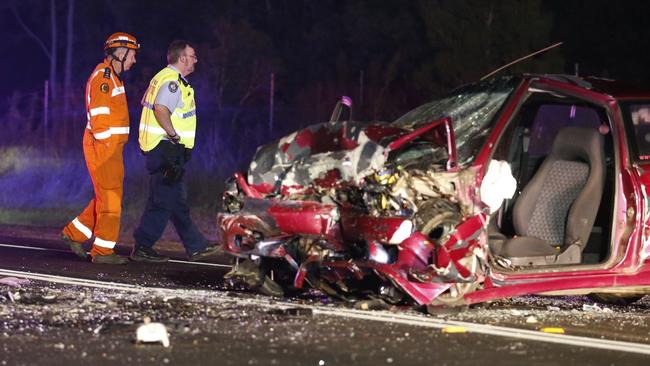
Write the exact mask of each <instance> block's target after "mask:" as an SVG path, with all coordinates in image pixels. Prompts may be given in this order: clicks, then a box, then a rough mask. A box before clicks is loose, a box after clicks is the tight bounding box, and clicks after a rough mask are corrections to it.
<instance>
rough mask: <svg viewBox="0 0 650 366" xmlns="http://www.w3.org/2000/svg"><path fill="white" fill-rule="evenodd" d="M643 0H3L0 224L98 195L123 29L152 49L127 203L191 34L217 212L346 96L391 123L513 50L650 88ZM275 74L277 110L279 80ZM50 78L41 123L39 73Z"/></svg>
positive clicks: (211, 202) (557, 68)
mask: <svg viewBox="0 0 650 366" xmlns="http://www.w3.org/2000/svg"><path fill="white" fill-rule="evenodd" d="M649 14H650V5H648V3H647V2H646V1H620V2H611V1H600V0H599V1H596V0H591V1H558V0H520V1H516V0H449V1H445V0H428V1H425V0H382V1H371V0H350V1H343V0H318V1H317V0H234V1H229V0H226V1H218V0H212V1H198V0H196V1H189V0H173V1H172V0H170V1H163V0H158V1H150V0H146V1H127V0H93V1H79V0H20V1H18V0H15V1H14V0H7V1H3V2H2V3H0V32H1V34H2V41H3V47H2V49H3V57H2V59H1V61H0V66H1V69H2V72H1V73H0V118H2V122H1V123H2V131H3V137H4V138H2V139H1V140H0V141H1V142H0V154H1V155H0V195H1V196H0V208H1V209H0V210H1V211H0V212H1V213H2V214H1V215H0V222H20V223H31V224H34V223H48V224H55V225H58V224H60V223H62V222H65V221H67V220H69V219H70V218H71V217H74V215H76V213H77V211H78V210H79V209H80V208H81V207H82V206H83V205H84V204H85V203H86V200H87V199H88V198H89V197H90V196H91V194H92V189H91V187H90V181H89V179H88V177H87V173H86V171H85V166H84V162H83V157H82V154H81V135H82V133H83V129H84V126H85V124H86V120H85V111H84V105H83V94H84V84H85V81H86V78H87V77H88V74H89V73H90V71H91V70H92V69H93V68H94V67H95V65H96V64H97V63H98V62H99V61H101V58H102V45H103V42H104V40H105V39H106V37H107V36H108V35H109V34H111V33H113V32H116V31H125V32H129V33H132V34H134V35H136V36H137V37H138V39H139V41H140V42H141V43H142V47H143V48H142V50H141V52H140V53H139V54H138V63H137V65H135V67H134V68H133V70H132V71H130V72H129V73H128V74H127V75H126V76H125V79H126V85H127V86H126V89H127V98H128V99H129V105H130V109H131V124H132V131H133V132H132V134H131V138H130V143H129V145H128V148H127V151H126V154H125V160H126V168H127V173H126V177H127V178H126V188H125V212H126V218H125V220H127V221H133V220H135V218H136V217H137V215H138V214H139V212H140V210H141V209H142V205H143V199H144V198H143V197H144V192H146V185H147V182H146V174H144V169H143V164H142V158H141V157H140V156H139V154H138V148H137V126H138V120H139V114H140V111H139V101H140V98H141V96H142V94H143V91H144V89H145V88H146V85H147V83H148V81H149V79H150V78H151V77H152V76H153V75H154V74H155V73H156V72H157V71H158V70H159V69H160V68H162V67H163V66H165V61H164V55H165V51H166V47H167V45H168V44H169V42H170V41H171V40H173V39H178V38H183V39H187V40H190V41H191V42H193V43H194V44H195V45H196V50H197V54H198V57H199V63H198V65H197V70H196V72H195V73H194V74H192V75H191V76H190V81H191V83H192V85H193V86H194V88H195V89H196V93H197V103H198V109H197V110H198V121H199V127H198V134H199V137H198V144H197V152H196V154H195V156H196V159H194V160H193V161H192V163H191V166H190V171H189V180H190V188H191V191H190V196H191V197H192V204H193V205H194V206H196V207H197V209H198V210H199V211H200V212H204V213H207V214H208V215H207V216H208V217H209V216H210V215H209V213H213V212H214V211H215V210H216V209H217V207H218V206H217V198H218V196H219V194H220V189H221V185H222V182H223V180H224V179H225V178H226V177H227V176H228V175H229V174H231V173H232V171H234V170H239V169H245V168H246V164H247V162H248V161H249V160H250V158H251V156H252V154H253V153H254V151H255V148H256V146H258V145H260V144H262V143H264V142H267V141H269V140H271V139H275V138H278V137H280V136H283V135H285V134H287V133H289V132H290V131H292V130H295V129H297V128H299V127H304V126H307V125H310V124H313V123H317V122H321V121H324V120H326V119H327V118H328V117H329V114H330V113H331V110H332V107H333V106H334V103H335V102H336V100H337V98H338V97H339V96H341V95H348V96H350V97H352V99H353V100H354V107H353V118H354V119H357V120H384V121H390V120H393V119H394V118H396V117H398V116H399V115H401V114H403V113H405V112H406V111H408V110H409V109H411V108H413V107H415V106H417V105H419V104H422V103H424V102H426V101H429V100H431V99H434V98H436V97H438V96H441V95H443V94H444V93H446V92H448V91H449V90H450V89H452V88H454V87H457V86H460V85H462V84H464V83H468V82H472V81H475V80H477V79H478V78H480V77H481V76H482V75H485V74H487V73H488V72H490V71H492V70H494V69H496V68H498V67H499V66H502V65H504V64H506V63H508V62H510V61H512V60H514V59H516V58H519V57H521V56H524V55H526V54H529V53H531V52H533V51H536V50H538V49H541V48H544V47H546V46H548V45H550V44H552V43H555V42H558V41H563V42H564V45H563V46H561V47H560V48H556V49H554V50H551V51H549V52H547V53H545V54H543V55H540V56H536V57H534V58H532V59H530V60H528V61H525V62H523V63H521V64H518V65H516V66H514V67H512V68H509V69H508V70H507V71H506V72H541V73H570V74H573V73H575V72H576V71H578V72H579V73H580V74H581V75H598V76H605V77H610V78H619V79H625V80H628V81H631V82H636V83H642V84H644V83H647V82H648V81H650V80H649V79H650V67H649V66H650V53H649V52H648V49H649V46H650V27H648V26H647V23H648V20H647V18H648V16H649ZM271 75H273V77H274V91H275V92H274V99H273V114H272V116H273V118H272V122H271V118H270V116H271V113H270V110H271V108H270V80H271ZM46 80H48V81H49V84H48V86H49V90H48V106H47V112H48V113H47V117H48V118H47V121H46V120H45V113H44V111H45V110H46V108H45V105H44V92H45V87H44V83H45V81H46Z"/></svg>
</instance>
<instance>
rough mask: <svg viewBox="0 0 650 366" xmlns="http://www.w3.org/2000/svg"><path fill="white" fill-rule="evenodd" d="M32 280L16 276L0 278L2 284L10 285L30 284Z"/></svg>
mask: <svg viewBox="0 0 650 366" xmlns="http://www.w3.org/2000/svg"><path fill="white" fill-rule="evenodd" d="M30 283H31V281H30V280H28V279H26V278H16V277H3V278H0V284H3V285H8V286H11V287H21V286H23V285H29V284H30Z"/></svg>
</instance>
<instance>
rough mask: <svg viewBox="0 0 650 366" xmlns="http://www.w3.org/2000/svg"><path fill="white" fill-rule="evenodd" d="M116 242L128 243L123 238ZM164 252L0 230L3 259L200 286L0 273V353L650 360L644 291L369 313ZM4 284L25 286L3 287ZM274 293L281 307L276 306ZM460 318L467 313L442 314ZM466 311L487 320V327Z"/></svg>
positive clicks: (263, 360) (249, 359)
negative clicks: (259, 287)
mask: <svg viewBox="0 0 650 366" xmlns="http://www.w3.org/2000/svg"><path fill="white" fill-rule="evenodd" d="M33 236H36V235H33ZM26 247H27V248H26ZM118 252H121V253H122V254H128V248H122V247H120V248H118ZM166 252H167V254H171V255H173V256H175V257H176V258H175V259H176V260H178V261H177V262H176V261H175V262H171V263H167V264H143V263H130V264H128V265H125V266H109V265H94V264H92V263H89V262H85V261H83V260H80V259H79V258H77V257H76V256H74V255H73V254H72V253H70V252H69V251H68V250H67V248H66V247H65V245H64V244H62V243H59V242H58V241H55V240H47V239H24V238H20V237H0V270H13V271H23V272H31V273H41V274H51V275H57V276H65V277H67V278H73V279H74V278H78V279H87V280H98V281H106V282H119V283H125V284H130V285H140V286H145V287H164V288H169V289H191V290H195V293H196V294H198V295H192V294H193V293H190V294H188V295H183V294H182V293H180V292H179V293H178V294H176V295H174V294H172V295H164V296H163V295H155V294H153V295H152V294H150V293H146V292H143V293H128V292H124V291H119V290H107V289H101V288H92V289H88V288H84V287H82V286H75V285H69V284H68V285H66V284H50V283H47V282H42V281H32V282H31V283H30V284H28V285H25V286H22V287H20V288H15V287H8V286H3V285H0V291H1V292H0V293H2V294H7V295H2V297H0V364H2V365H4V364H25V365H27V364H30V365H31V364H65V365H77V364H78V365H82V364H83V365H87V364H136V365H139V364H154V363H155V364H179V365H185V364H188V365H189V364H192V365H197V364H219V365H275V364H277V365H352V364H355V365H357V364H358V365H383V364H395V365H432V364H437V365H476V364H483V363H489V362H493V363H498V364H499V365H522V364H526V365H572V364H579V363H581V364H593V365H646V364H648V362H649V361H650V356H648V355H645V354H639V353H638V352H635V351H634V347H635V343H636V344H637V345H643V344H650V340H649V337H650V323H649V322H648V320H650V301H647V300H643V301H641V303H639V304H638V305H635V306H632V307H627V308H625V307H619V308H616V307H605V306H600V307H598V308H595V310H594V308H593V305H592V303H589V302H588V300H586V299H585V298H583V297H572V298H566V297H565V298H559V299H549V298H540V297H526V298H518V299H513V300H507V301H503V302H497V303H493V304H484V305H479V306H476V307H473V308H471V309H469V310H468V311H466V312H464V313H461V314H450V315H443V316H440V317H431V316H426V315H423V314H418V313H414V312H413V311H411V310H409V309H391V311H389V312H381V313H377V314H383V315H381V317H380V316H378V315H375V313H376V312H371V311H368V312H357V313H351V312H349V305H345V304H341V303H332V302H331V301H330V300H328V299H327V298H326V297H323V296H321V295H319V294H317V293H310V294H307V295H306V296H304V297H302V298H298V299H295V298H294V299H273V298H268V297H263V296H256V295H253V294H250V293H249V292H246V291H245V290H239V289H235V288H232V287H231V286H229V285H228V284H227V283H224V280H223V275H224V274H225V273H226V272H227V271H228V268H227V264H228V262H229V261H228V259H227V258H224V257H216V258H213V259H212V260H210V263H205V264H196V263H189V262H184V261H183V258H182V253H181V252H180V251H178V250H176V249H174V250H168V251H166ZM1 277H2V276H0V278H1ZM8 293H14V294H17V295H20V296H13V299H9V296H8ZM18 298H19V299H18ZM16 299H18V300H16ZM292 304H293V305H295V306H296V308H295V309H294V308H292ZM279 305H282V306H283V308H281V309H279V310H278V309H277V306H279ZM585 305H586V306H587V307H585ZM297 306H307V307H308V308H309V307H313V309H315V310H313V311H303V310H299V309H298V307H297ZM319 308H320V309H325V310H318V309H319ZM296 309H298V310H296ZM346 311H348V313H346ZM355 314H361V315H355ZM365 314H367V316H366V315H365ZM391 314H392V315H391ZM404 314H405V315H404ZM402 316H403V318H401V317H402ZM145 317H150V318H151V319H152V320H154V321H160V322H162V323H164V324H165V325H166V326H167V329H168V331H169V333H170V337H171V346H170V347H168V348H164V347H162V346H161V345H155V344H154V345H140V344H136V343H134V334H135V329H136V328H137V327H138V326H139V325H140V323H141V322H142V320H143V319H144V318H145ZM364 317H367V319H366V318H364ZM404 319H405V320H404ZM531 319H532V320H531ZM454 321H462V322H466V323H459V324H462V325H463V326H456V327H452V326H450V324H452V323H453V322H454ZM436 322H438V323H440V322H443V323H444V324H442V325H440V324H438V325H437V323H436ZM445 322H448V324H447V323H445ZM427 324H428V325H430V326H428V325H427ZM454 324H455V323H454ZM471 324H484V325H488V327H490V328H487V329H488V331H487V332H483V333H481V330H480V328H477V327H473V326H472V325H471ZM497 327H507V328H505V329H506V331H505V332H504V334H501V333H499V332H496V331H493V329H497V330H498V329H499V328H497ZM545 328H546V329H555V330H557V329H561V330H562V331H563V332H564V333H565V334H564V335H562V334H557V335H555V336H556V337H563V336H566V337H565V338H558V340H559V341H558V340H555V341H553V342H549V341H548V339H546V340H545V339H544V338H543V337H542V338H540V339H537V338H535V337H532V338H526V337H524V336H523V335H522V334H518V331H517V330H518V329H527V330H530V331H535V332H537V333H539V334H540V335H544V333H543V332H541V330H543V329H545ZM572 336H576V337H578V338H579V341H580V342H578V343H577V345H576V344H569V343H570V342H569V340H570V339H571V338H570V337H572ZM582 337H587V338H585V339H587V341H586V342H585V341H583V340H582V339H583V338H582ZM578 338H576V339H578ZM564 339H566V340H567V341H566V342H563V340H564ZM589 339H592V340H593V343H594V344H591V345H590V344H589V341H588V340H589ZM602 339H611V340H616V341H621V342H634V343H621V344H622V345H623V349H622V350H612V349H606V348H602V347H600V348H599V346H598V345H597V344H596V343H597V342H596V341H599V340H602ZM625 347H628V348H625ZM638 347H640V346H637V348H638Z"/></svg>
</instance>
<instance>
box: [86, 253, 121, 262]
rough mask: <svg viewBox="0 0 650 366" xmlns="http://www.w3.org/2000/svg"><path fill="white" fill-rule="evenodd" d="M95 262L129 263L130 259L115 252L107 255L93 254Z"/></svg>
mask: <svg viewBox="0 0 650 366" xmlns="http://www.w3.org/2000/svg"><path fill="white" fill-rule="evenodd" d="M92 257H93V263H95V264H127V263H129V260H128V259H126V257H122V256H120V255H117V254H115V253H111V254H106V255H99V254H96V255H93V256H92Z"/></svg>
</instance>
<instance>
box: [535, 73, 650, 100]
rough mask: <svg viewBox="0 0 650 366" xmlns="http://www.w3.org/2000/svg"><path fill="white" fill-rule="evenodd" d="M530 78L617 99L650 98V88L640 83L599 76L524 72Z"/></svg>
mask: <svg viewBox="0 0 650 366" xmlns="http://www.w3.org/2000/svg"><path fill="white" fill-rule="evenodd" d="M522 77H524V78H528V79H548V80H554V81H559V82H563V83H566V84H569V85H573V86H578V87H581V88H585V89H588V90H591V91H595V92H598V93H601V94H607V95H610V96H612V97H614V98H615V99H619V100H623V99H646V98H648V99H650V88H649V87H648V86H644V85H640V84H638V83H632V82H625V81H619V80H614V79H609V78H603V77H597V76H586V77H583V76H574V75H563V74H524V75H523V76H522Z"/></svg>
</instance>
